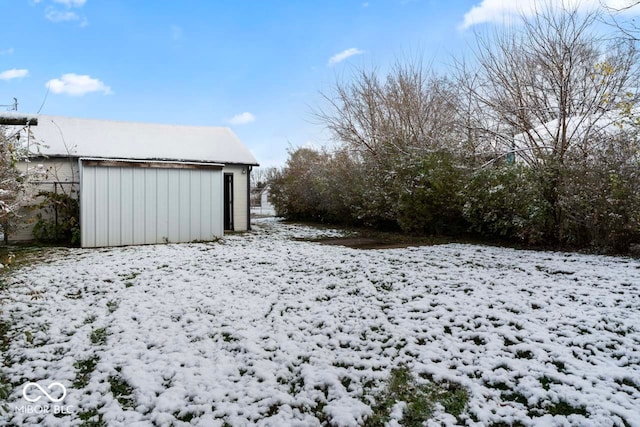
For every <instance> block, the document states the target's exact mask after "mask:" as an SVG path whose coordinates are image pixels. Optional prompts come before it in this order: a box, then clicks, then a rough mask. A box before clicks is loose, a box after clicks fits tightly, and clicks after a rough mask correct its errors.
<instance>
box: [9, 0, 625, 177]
mask: <svg viewBox="0 0 640 427" xmlns="http://www.w3.org/2000/svg"><path fill="white" fill-rule="evenodd" d="M534 1H535V0H517V1H516V0H449V1H446V0H368V1H366V2H365V1H362V0H359V1H351V0H233V1H231V0H228V1H216V0H209V1H207V0H182V1H177V0H174V1H155V0H38V1H36V0H0V4H1V5H2V9H1V10H2V16H3V17H4V19H3V23H2V29H1V30H0V34H2V36H1V37H0V104H11V103H12V101H13V97H16V98H18V101H19V110H20V111H23V112H28V113H35V112H37V111H38V110H39V109H40V106H41V104H42V102H43V100H44V99H45V95H46V102H45V103H44V106H43V107H42V113H44V114H52V115H65V116H77V117H87V118H98V119H109V120H127V121H144V122H158V123H171V124H184V125H203V126H230V127H231V128H232V129H233V130H234V131H235V132H236V133H237V134H238V136H239V137H240V138H241V139H242V140H243V141H244V142H245V144H246V145H247V146H248V147H249V148H250V149H251V150H252V152H253V153H254V155H255V156H256V157H257V159H258V161H259V162H260V163H261V164H262V165H263V166H274V165H281V164H283V163H284V161H285V159H286V157H287V148H290V147H297V146H301V145H307V144H314V145H316V146H319V145H323V144H325V143H326V142H328V141H329V138H330V135H328V133H327V132H326V131H324V130H323V129H322V127H321V126H320V125H318V124H315V123H313V119H312V116H311V114H310V112H311V110H312V109H313V108H315V107H318V106H321V103H322V99H321V96H320V95H319V92H320V91H328V90H330V89H331V87H332V85H333V84H334V82H335V81H336V79H344V78H348V77H349V75H350V74H351V73H352V72H353V71H354V69H355V68H357V67H372V66H377V67H380V68H384V67H385V66H387V65H389V64H390V63H392V62H393V61H394V60H396V59H397V58H399V57H400V58H402V57H407V56H410V57H415V56H421V57H422V58H423V59H424V60H425V61H428V62H432V63H433V66H434V67H436V68H438V69H442V70H445V69H446V68H447V64H450V63H451V62H452V55H458V56H459V55H462V54H463V53H464V52H465V50H466V49H467V46H468V44H469V42H470V40H472V37H473V31H474V29H475V28H474V27H475V26H476V24H483V25H487V23H489V24H490V23H495V22H499V21H500V20H501V19H502V18H504V16H505V14H509V13H513V12H514V11H515V6H514V5H515V4H518V6H517V7H518V9H520V10H521V11H522V10H523V9H522V8H523V7H524V8H525V9H526V5H527V4H530V3H533V2H534ZM594 1H596V2H597V0H587V3H593V2H594ZM613 1H616V0H613ZM617 1H624V0H617ZM47 90H48V95H47ZM0 108H3V109H6V108H4V107H0Z"/></svg>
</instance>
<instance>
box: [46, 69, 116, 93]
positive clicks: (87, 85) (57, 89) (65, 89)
mask: <svg viewBox="0 0 640 427" xmlns="http://www.w3.org/2000/svg"><path fill="white" fill-rule="evenodd" d="M46 86H47V87H48V88H49V90H50V91H51V92H53V93H56V94H65V95H71V96H82V95H86V94H87V93H91V92H102V93H103V94H105V95H110V94H112V93H113V92H112V91H111V88H110V87H109V86H107V85H105V84H104V83H103V82H101V81H100V80H98V79H94V78H92V77H91V76H87V75H78V74H74V73H69V74H63V75H62V77H60V78H59V79H52V80H49V81H48V82H47V85H46Z"/></svg>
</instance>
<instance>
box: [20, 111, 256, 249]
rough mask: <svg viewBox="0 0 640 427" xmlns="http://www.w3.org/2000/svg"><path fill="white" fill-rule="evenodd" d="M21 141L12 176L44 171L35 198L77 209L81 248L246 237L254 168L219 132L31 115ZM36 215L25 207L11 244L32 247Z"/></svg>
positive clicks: (230, 136)
mask: <svg viewBox="0 0 640 427" xmlns="http://www.w3.org/2000/svg"><path fill="white" fill-rule="evenodd" d="M16 124H17V125H20V124H19V123H16ZM21 132H22V134H21V138H20V140H21V141H26V142H27V148H28V150H29V151H30V152H31V153H32V155H31V157H30V159H29V161H28V162H21V163H19V164H18V168H20V169H21V170H22V171H24V172H25V173H28V170H29V169H30V168H39V169H41V170H44V171H45V176H43V177H42V178H41V180H40V181H39V182H38V183H37V184H38V189H37V190H38V191H44V192H50V193H55V194H64V195H68V196H70V197H73V198H77V199H78V204H79V219H78V222H79V224H80V243H81V246H82V247H106V246H126V245H140V244H158V243H179V242H193V241H209V240H215V239H217V238H219V237H222V236H223V233H224V232H228V231H236V232H237V231H246V230H249V229H250V224H251V222H250V209H249V183H250V176H251V170H252V168H253V167H255V166H257V165H258V163H257V162H256V159H255V157H254V156H253V155H252V154H251V152H250V151H249V150H248V149H247V148H246V147H245V146H244V144H243V143H242V142H241V141H240V140H239V138H238V137H237V136H236V135H235V134H234V133H233V131H231V129H229V128H226V127H209V126H184V125H167V124H157V123H135V122H119V121H109V120H96V119H84V118H72V117H61V116H47V115H39V116H37V120H35V117H34V118H32V119H31V120H28V121H25V122H24V124H23V128H22V130H21ZM35 203H38V201H37V200H36V201H35ZM37 215H44V213H43V212H42V211H38V209H34V208H33V207H30V206H26V207H25V210H24V212H23V215H22V218H23V221H22V222H21V224H20V225H19V226H18V227H16V230H15V231H14V233H13V235H12V236H11V238H12V240H13V241H27V240H30V239H33V234H32V228H33V225H32V224H33V223H34V219H35V218H34V217H35V216H37ZM56 218H57V216H56V217H55V218H53V219H52V220H55V219H56Z"/></svg>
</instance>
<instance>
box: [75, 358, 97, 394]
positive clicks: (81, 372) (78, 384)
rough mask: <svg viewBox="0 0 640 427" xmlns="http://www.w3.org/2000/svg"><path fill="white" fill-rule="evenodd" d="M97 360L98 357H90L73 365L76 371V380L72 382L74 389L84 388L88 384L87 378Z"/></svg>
mask: <svg viewBox="0 0 640 427" xmlns="http://www.w3.org/2000/svg"><path fill="white" fill-rule="evenodd" d="M99 360H100V358H99V357H98V356H91V357H89V358H88V359H83V360H78V361H76V362H75V363H74V364H73V367H74V368H75V369H76V378H75V379H74V380H73V387H74V388H84V387H86V386H87V385H88V384H89V378H90V377H91V374H92V373H93V370H94V369H95V368H96V365H97V364H98V361H99Z"/></svg>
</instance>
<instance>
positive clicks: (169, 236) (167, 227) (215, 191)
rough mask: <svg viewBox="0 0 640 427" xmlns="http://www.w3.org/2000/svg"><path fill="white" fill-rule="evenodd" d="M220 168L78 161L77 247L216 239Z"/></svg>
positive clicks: (220, 229)
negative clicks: (78, 223) (78, 233)
mask: <svg viewBox="0 0 640 427" xmlns="http://www.w3.org/2000/svg"><path fill="white" fill-rule="evenodd" d="M222 167H223V165H221V164H206V163H199V164H196V163H171V162H142V161H140V162H132V161H117V160H105V159H80V186H81V192H82V197H81V199H80V227H81V229H82V246H83V247H98V246H124V245H140V244H153V243H167V242H192V241H197V240H213V239H215V238H218V237H221V236H222V232H223V214H222V211H223V206H222V204H221V203H220V200H221V195H220V194H221V191H222Z"/></svg>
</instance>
